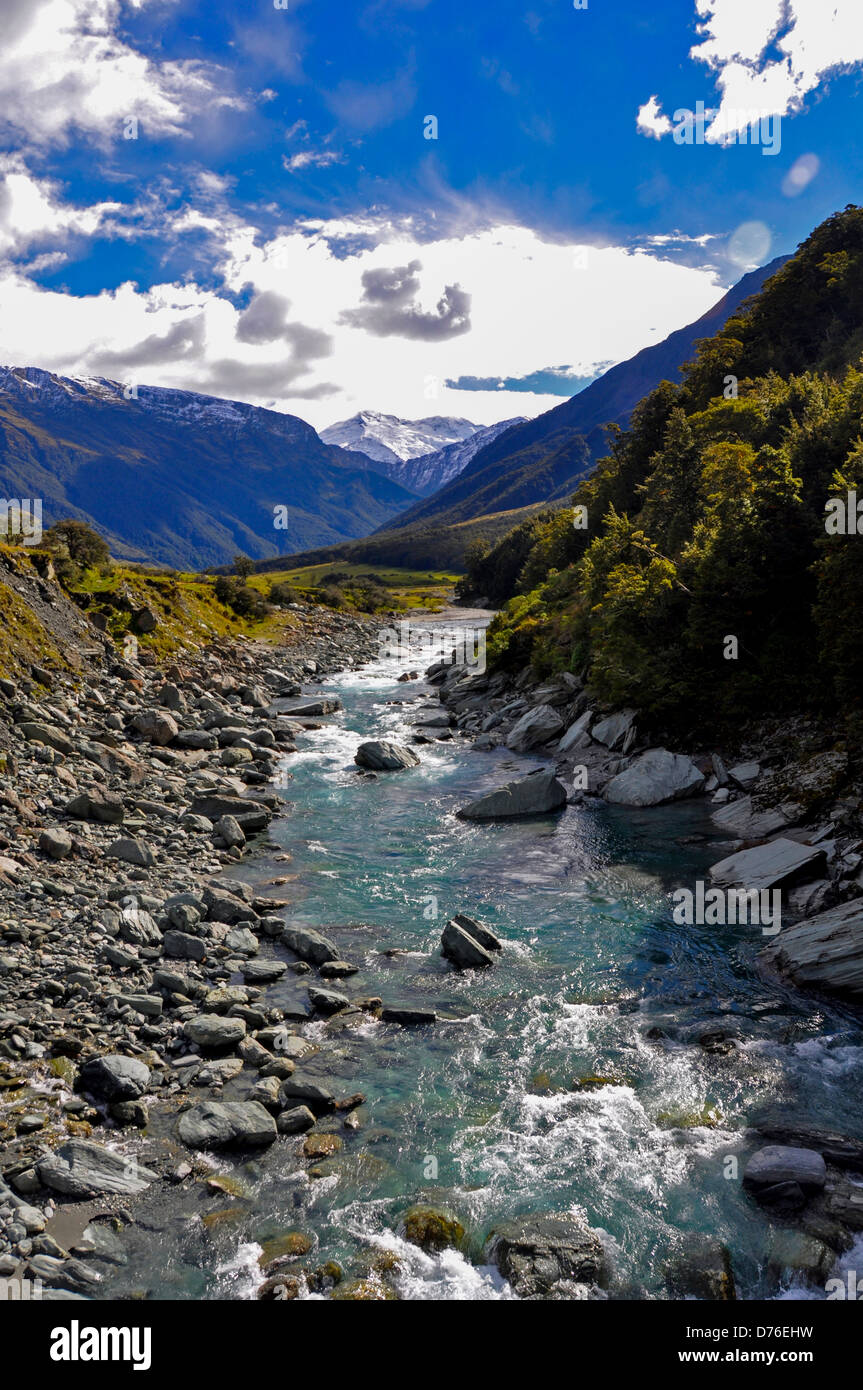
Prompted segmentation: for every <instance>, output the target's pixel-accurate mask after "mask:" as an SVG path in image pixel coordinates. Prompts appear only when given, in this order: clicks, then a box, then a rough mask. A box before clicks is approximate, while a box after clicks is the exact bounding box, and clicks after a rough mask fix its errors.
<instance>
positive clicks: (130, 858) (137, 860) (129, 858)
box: [105, 839, 156, 869]
mask: <svg viewBox="0 0 863 1390" xmlns="http://www.w3.org/2000/svg"><path fill="white" fill-rule="evenodd" d="M105 857H106V858H107V859H122V861H123V863H124V864H134V865H136V866H137V867H138V868H140V869H152V867H153V865H154V864H155V862H156V856H155V854H154V853H153V851H152V850H151V849H150V848H149V847H148V846H147V845H145V844H143V843H142V841H141V840H129V839H120V840H115V841H114V843H113V844H111V845H109V846H108V848H107V849H106V850H105Z"/></svg>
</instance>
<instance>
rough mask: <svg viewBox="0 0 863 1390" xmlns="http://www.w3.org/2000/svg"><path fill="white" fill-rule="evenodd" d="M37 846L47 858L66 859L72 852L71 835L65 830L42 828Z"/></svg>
mask: <svg viewBox="0 0 863 1390" xmlns="http://www.w3.org/2000/svg"><path fill="white" fill-rule="evenodd" d="M39 848H40V849H41V851H42V853H43V854H46V855H47V856H48V858H49V859H68V858H69V855H70V854H71V853H72V836H71V835H68V834H67V833H66V831H65V830H43V831H42V834H41V835H40V836H39Z"/></svg>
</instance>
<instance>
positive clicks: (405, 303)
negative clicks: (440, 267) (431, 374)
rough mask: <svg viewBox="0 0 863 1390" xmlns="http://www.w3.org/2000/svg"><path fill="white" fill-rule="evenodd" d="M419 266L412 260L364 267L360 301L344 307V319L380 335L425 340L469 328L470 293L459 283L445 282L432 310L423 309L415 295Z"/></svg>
mask: <svg viewBox="0 0 863 1390" xmlns="http://www.w3.org/2000/svg"><path fill="white" fill-rule="evenodd" d="M420 270H422V263H421V262H420V261H411V262H410V264H409V265H401V266H393V267H391V268H389V267H382V268H381V269H375V270H365V271H363V275H362V286H363V303H362V304H360V305H359V306H358V308H356V309H348V310H346V311H345V313H344V315H343V320H344V322H345V323H350V324H353V325H354V327H356V328H364V329H365V330H366V331H367V332H368V333H374V334H375V335H376V336H377V337H379V338H390V337H399V338H415V339H419V340H421V341H423V342H427V343H435V342H442V341H443V340H444V339H446V338H456V337H458V336H459V334H461V333H468V332H470V295H469V294H467V293H466V292H465V291H464V290H463V289H462V288H461V286H460V285H446V286H445V288H444V292H443V294H442V295H441V297H440V299H439V300H438V301H437V305H436V307H435V308H434V310H429V311H427V310H424V309H423V308H422V307H421V305H420V303H419V301H418V300H417V298H416V296H417V295H418V294H419V292H420V279H419V274H418V272H419V271H420Z"/></svg>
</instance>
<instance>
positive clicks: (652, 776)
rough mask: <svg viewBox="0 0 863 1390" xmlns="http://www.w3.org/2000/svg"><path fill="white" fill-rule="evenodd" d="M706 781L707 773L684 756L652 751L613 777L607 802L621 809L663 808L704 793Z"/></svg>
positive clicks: (661, 749) (660, 749) (666, 750)
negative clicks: (637, 807)
mask: <svg viewBox="0 0 863 1390" xmlns="http://www.w3.org/2000/svg"><path fill="white" fill-rule="evenodd" d="M595 732H596V731H595V730H594V734H595ZM704 780H705V779H704V773H703V772H699V770H698V768H697V767H696V766H695V764H694V762H692V760H691V759H690V758H687V757H685V756H684V754H682V753H670V752H669V751H668V749H667V748H649V749H648V750H647V752H646V753H642V754H641V756H640V757H639V758H636V760H635V762H634V763H632V764H631V766H629V767H627V768H624V770H623V772H619V773H618V774H617V776H616V777H612V779H611V781H610V782H609V783H608V786H607V787H606V788H605V799H606V801H611V802H614V803H615V804H616V805H618V806H662V805H664V804H665V803H666V802H668V801H680V800H681V799H682V798H683V797H687V796H695V795H696V794H697V793H698V792H700V791H702V790H703V787H704Z"/></svg>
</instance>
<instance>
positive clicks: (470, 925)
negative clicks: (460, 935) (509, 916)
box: [452, 912, 503, 951]
mask: <svg viewBox="0 0 863 1390" xmlns="http://www.w3.org/2000/svg"><path fill="white" fill-rule="evenodd" d="M452 920H453V921H454V922H455V924H456V926H457V927H461V929H462V931H466V932H467V934H468V936H472V937H473V939H474V941H478V942H479V944H480V946H484V947H485V949H486V950H487V951H502V950H503V942H502V941H501V939H500V937H499V936H495V934H494V932H493V931H489V929H488V927H484V926H483V924H482V922H478V921H477V920H476V918H475V917H468V915H467V913H465V912H457V913H456V914H455V915H454V917H453V919H452Z"/></svg>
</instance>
